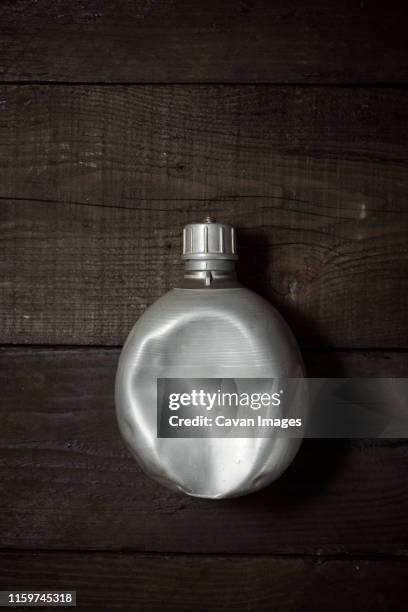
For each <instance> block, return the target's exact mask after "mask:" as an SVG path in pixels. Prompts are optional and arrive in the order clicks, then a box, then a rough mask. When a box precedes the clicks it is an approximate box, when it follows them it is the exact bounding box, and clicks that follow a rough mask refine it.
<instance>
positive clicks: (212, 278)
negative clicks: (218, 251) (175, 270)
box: [181, 259, 240, 289]
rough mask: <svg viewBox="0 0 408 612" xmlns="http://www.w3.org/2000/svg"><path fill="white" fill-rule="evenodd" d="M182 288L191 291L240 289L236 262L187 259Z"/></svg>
mask: <svg viewBox="0 0 408 612" xmlns="http://www.w3.org/2000/svg"><path fill="white" fill-rule="evenodd" d="M181 286H182V287H183V288H191V289H193V288H197V289H203V288H208V289H226V288H229V287H239V286H240V285H239V283H238V281H237V275H236V271H235V261H233V260H230V259H187V260H186V261H185V268H184V278H183V282H182V285H181Z"/></svg>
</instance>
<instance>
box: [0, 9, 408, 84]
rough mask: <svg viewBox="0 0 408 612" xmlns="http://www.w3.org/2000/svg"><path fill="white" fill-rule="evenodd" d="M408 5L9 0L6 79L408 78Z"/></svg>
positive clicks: (2, 32)
mask: <svg viewBox="0 0 408 612" xmlns="http://www.w3.org/2000/svg"><path fill="white" fill-rule="evenodd" d="M405 23H406V11H405V6H404V4H403V3H399V4H393V6H392V9H390V6H389V4H387V3H385V2H381V1H380V2H376V3H375V4H374V3H370V4H365V3H362V2H344V1H341V0H331V1H329V2H327V1H326V2H324V1H323V0H310V1H309V2H302V0H290V1H288V0H275V1H274V2H268V0H249V1H247V0H244V1H240V2H236V1H235V0H227V1H223V2H218V1H217V0H209V1H207V2H196V1H194V0H189V1H187V2H186V1H184V0H175V1H172V2H166V1H165V0H161V1H158V2H151V1H150V0H136V1H135V0H122V1H121V2H119V3H118V2H114V1H113V0H91V1H90V2H81V1H79V0H75V1H71V0H58V1H55V2H52V3H50V2H49V1H47V0H37V1H36V2H27V1H26V0H17V1H16V0H6V1H4V0H3V2H2V3H1V5H0V58H1V59H0V76H1V78H2V80H21V81H28V80H37V81H38V80H41V81H75V82H80V81H87V82H112V81H113V82H125V83H126V82H127V83H128V82H131V83H136V82H139V83H140V82H149V83H151V82H161V83H169V82H171V83H176V82H178V83H180V82H206V83H211V82H232V83H235V82H241V83H244V82H245V83H248V82H250V83H256V82H272V83H277V82H280V83H283V82H285V83H290V82H292V83H293V82H299V83H316V82H319V83H345V82H346V83H350V82H355V83H373V82H374V83H381V82H388V83H390V82H392V83H396V82H407V77H408V69H407V62H406V61H405V58H406V55H407V37H406V29H405Z"/></svg>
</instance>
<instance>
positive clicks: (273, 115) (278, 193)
mask: <svg viewBox="0 0 408 612" xmlns="http://www.w3.org/2000/svg"><path fill="white" fill-rule="evenodd" d="M407 102H408V91H407V90H405V89H393V88H385V89H377V88H370V89H369V90H366V89H364V88H341V89H338V88H330V87H328V88H318V87H317V88H293V87H292V88H290V87H289V88H285V87H282V88H281V87H272V86H257V87H252V86H246V87H210V86H208V87H204V86H203V87H189V86H178V87H164V86H163V87H162V86H157V87H148V86H138V87H91V88H83V87H74V88H71V87H46V86H35V87H34V86H24V87H21V86H20V87H14V86H3V87H2V88H1V90H0V135H1V139H0V184H1V189H0V192H1V193H0V198H1V208H0V213H1V223H2V235H1V241H2V242H1V246H2V249H3V253H4V257H3V258H2V262H1V265H2V276H3V282H2V283H1V286H0V308H1V311H0V312H1V318H2V321H3V325H2V327H1V331H0V341H1V342H8V343H40V344H41V343H43V344H44V343H47V344H99V345H100V344H104V345H112V344H113V345H117V344H121V343H122V342H123V340H124V338H125V337H126V334H127V332H128V331H129V329H130V328H131V326H132V325H133V323H134V321H135V320H136V319H137V317H138V316H139V315H140V314H141V313H142V311H143V310H144V308H145V307H146V305H147V304H149V303H150V302H152V301H154V300H155V299H156V298H157V297H159V296H160V295H161V294H162V293H163V292H164V291H166V290H167V289H169V288H171V287H172V286H174V284H175V283H176V281H177V278H178V277H179V275H180V271H181V264H180V256H179V251H180V234H181V228H182V226H183V224H185V223H186V222H190V221H193V220H197V219H198V220H199V219H201V218H202V217H203V216H204V215H205V214H207V213H212V214H213V215H214V216H215V217H218V218H219V219H221V220H224V221H229V222H231V223H233V224H235V225H236V226H238V228H240V237H239V246H240V251H241V256H242V262H241V278H242V280H243V282H244V283H246V284H248V285H249V286H250V287H253V288H254V289H256V290H257V291H260V292H261V293H263V294H264V295H265V296H266V297H267V298H268V299H270V300H271V301H272V302H273V303H274V304H276V305H277V306H278V307H279V308H280V309H281V310H282V312H283V314H284V315H285V316H286V317H287V318H288V320H289V322H290V323H291V325H292V326H293V329H294V331H295V334H296V335H297V337H298V338H299V340H300V342H301V344H302V345H303V346H313V347H327V346H331V347H356V348H368V347H384V348H385V347H390V348H395V347H408V325H407V317H406V313H407V309H408V274H407V270H408V265H407V261H408V250H407V245H408V240H407V237H408V207H407V194H408V172H407V146H408V127H407V126H408V104H407Z"/></svg>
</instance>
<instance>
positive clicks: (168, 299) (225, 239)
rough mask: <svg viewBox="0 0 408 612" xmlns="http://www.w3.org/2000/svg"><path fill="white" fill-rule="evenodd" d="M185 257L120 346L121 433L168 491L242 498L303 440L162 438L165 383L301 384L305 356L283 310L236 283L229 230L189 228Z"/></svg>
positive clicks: (210, 225) (207, 224) (274, 474)
mask: <svg viewBox="0 0 408 612" xmlns="http://www.w3.org/2000/svg"><path fill="white" fill-rule="evenodd" d="M183 259H184V262H185V272H184V278H182V279H181V282H180V284H179V285H178V286H177V287H176V288H174V289H172V290H171V291H169V292H168V293H166V294H165V295H163V296H162V297H161V298H159V299H158V300H157V301H156V302H155V303H154V304H153V305H152V306H150V307H149V308H148V309H147V310H146V311H145V313H144V314H143V315H142V316H141V317H140V318H139V320H138V321H137V323H136V324H135V326H134V327H133V329H132V330H131V332H130V334H129V336H128V338H127V340H126V343H125V345H124V347H123V350H122V353H121V356H120V361H119V366H118V371H117V376H116V392H115V402H116V410H117V418H118V423H119V428H120V431H121V434H122V436H123V438H124V440H125V442H126V444H127V446H128V448H129V450H130V451H131V453H132V454H133V455H134V457H135V458H136V460H137V461H138V463H139V464H140V466H141V467H142V469H143V470H144V471H145V472H146V473H147V474H148V475H149V476H150V477H152V478H154V479H155V480H156V481H158V482H160V483H161V484H162V485H165V486H166V487H170V488H171V489H174V490H177V491H181V492H183V493H186V494H188V495H192V496H195V497H203V498H210V499H222V498H226V497H235V496H240V495H245V494H247V493H251V492H253V491H256V490H258V489H261V488H263V487H265V486H266V485H268V484H269V483H271V482H272V481H274V480H275V479H277V478H278V477H279V476H280V475H281V474H282V473H283V472H284V471H285V470H286V468H287V467H288V466H289V464H290V463H291V462H292V460H293V458H294V457H295V455H296V453H297V451H298V449H299V446H300V443H301V436H298V437H292V436H282V435H281V432H276V433H274V432H273V431H268V433H267V434H265V435H261V436H259V437H251V436H249V435H248V436H247V435H240V437H237V436H234V435H232V434H231V433H230V432H231V430H228V428H227V430H226V433H225V435H222V436H221V437H213V435H212V434H211V433H209V434H205V433H203V434H201V433H200V434H199V435H198V437H197V436H196V437H193V436H192V437H188V436H184V435H183V434H182V436H181V437H180V434H179V435H178V436H177V435H176V436H175V437H171V436H170V435H169V436H167V435H166V436H159V435H158V418H159V417H158V381H163V380H164V381H172V380H173V381H174V380H178V381H180V380H189V381H198V382H197V385H199V384H200V383H199V381H202V380H203V379H205V380H206V381H207V382H208V381H214V388H215V387H217V386H218V387H219V386H220V385H222V384H223V383H222V381H231V380H238V381H239V380H244V381H247V382H248V380H249V382H251V380H253V381H254V384H255V383H256V381H263V382H265V380H269V381H281V380H284V379H291V378H294V379H297V378H301V377H303V376H304V366H303V362H302V358H301V355H300V351H299V349H298V346H297V344H296V341H295V340H294V337H293V335H292V333H291V331H290V329H289V327H288V326H287V324H286V323H285V321H284V320H283V318H282V317H281V316H280V314H279V313H278V312H277V310H276V309H275V308H274V307H273V306H272V305H271V304H269V302H267V301H266V300H265V299H263V298H262V297H260V296H259V295H257V294H256V293H254V292H253V291H250V290H249V289H246V288H245V287H243V286H242V285H240V283H239V282H238V280H237V278H236V273H235V263H236V260H237V259H238V257H237V249H236V236H235V230H234V228H233V227H232V226H230V225H227V224H223V223H217V222H215V221H214V220H212V219H211V218H206V219H205V220H204V222H202V223H194V224H190V225H187V226H186V227H185V228H184V233H183ZM259 265H262V262H259ZM250 379H251V380H250ZM271 384H274V383H271ZM277 384H278V386H279V385H280V383H279V382H278V383H277ZM197 385H196V386H197ZM227 386H228V384H227ZM218 391H219V389H218ZM284 409H285V410H286V409H287V406H286V408H284ZM195 410H196V411H197V409H195ZM243 410H244V409H243V408H241V409H240V414H241V416H242V414H243ZM246 410H248V409H246ZM204 412H206V411H205V410H204ZM206 413H207V414H209V412H208V410H207V412H206ZM275 416H276V411H275ZM175 418H176V417H175Z"/></svg>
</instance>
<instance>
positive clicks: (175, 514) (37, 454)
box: [0, 349, 408, 555]
mask: <svg viewBox="0 0 408 612" xmlns="http://www.w3.org/2000/svg"><path fill="white" fill-rule="evenodd" d="M348 354H349V352H345V355H344V356H343V357H342V358H341V359H342V360H343V367H344V368H345V369H346V370H347V365H346V364H347V360H348V357H347V355H348ZM397 355H401V354H400V353H398V354H390V355H387V354H384V353H382V354H378V355H377V353H376V354H373V353H370V354H365V355H362V356H361V358H360V360H358V359H357V358H356V357H355V358H354V363H352V364H351V366H350V367H349V369H348V372H349V374H350V375H351V373H352V372H353V373H355V375H357V374H360V375H361V374H362V373H366V374H367V375H369V372H371V373H373V372H375V368H373V365H372V363H373V361H375V360H378V366H377V367H378V369H379V370H380V371H381V375H382V376H387V375H389V376H402V375H405V376H406V375H407V360H406V359H401V358H400V357H399V358H398V356H397ZM0 356H1V361H0V373H1V390H0V393H1V405H0V410H1V411H0V432H1V437H0V479H1V482H2V483H3V492H2V495H1V497H0V547H1V548H10V549H18V548H23V549H53V550H61V549H68V550H81V549H90V550H138V551H159V552H200V553H203V552H227V553H273V554H278V553H279V554H284V553H289V554H317V555H335V554H346V553H347V554H349V553H350V554H351V553H354V554H381V553H387V554H398V555H406V554H407V553H408V482H407V478H406V473H407V469H408V445H407V444H406V441H397V440H396V441H388V442H387V441H376V442H375V441H372V442H370V441H365V442H364V441H355V442H351V441H349V442H345V441H333V440H307V441H305V442H304V444H303V446H302V449H301V451H300V453H299V455H298V457H297V458H296V460H295V462H294V463H293V464H292V466H291V467H290V468H289V470H288V471H287V472H286V473H285V474H284V476H283V477H281V478H280V479H279V480H278V481H277V482H276V483H275V484H274V485H272V486H270V487H268V488H267V489H265V490H263V491H261V492H259V493H257V494H254V495H251V496H248V497H244V498H240V499H236V500H224V501H221V502H214V501H208V500H199V499H194V498H190V497H187V496H183V495H181V494H176V493H172V492H170V491H168V490H166V489H164V488H163V487H161V486H159V485H157V484H155V483H154V482H153V481H151V480H150V479H149V478H147V477H146V476H144V475H143V474H142V473H141V472H140V470H139V468H138V466H137V464H136V462H135V461H134V459H132V458H131V457H130V455H129V454H128V452H127V450H126V449H125V446H124V444H123V442H122V440H121V439H120V436H119V433H118V430H117V425H116V420H115V415H114V406H113V378H114V371H115V367H116V362H117V356H118V351H116V350H102V349H75V350H74V349H70V350H67V349H64V350H57V349H55V350H52V349H37V350H34V351H33V350H28V349H2V350H1V352H0ZM315 360H316V356H315ZM329 360H330V357H329ZM306 361H308V359H306ZM325 361H327V359H326V358H325V356H322V358H321V362H322V363H324V362H325ZM352 362H353V360H352ZM365 363H368V366H367V367H368V370H367V367H366V365H364V364H365ZM332 364H333V366H334V367H335V368H336V370H337V371H338V369H337V364H336V363H335V361H332ZM356 364H357V365H356ZM323 367H324V368H326V372H327V364H325V365H324V366H323ZM314 368H315V369H314V372H315V373H316V375H317V374H318V373H320V372H318V369H317V368H316V361H315V365H314Z"/></svg>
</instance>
